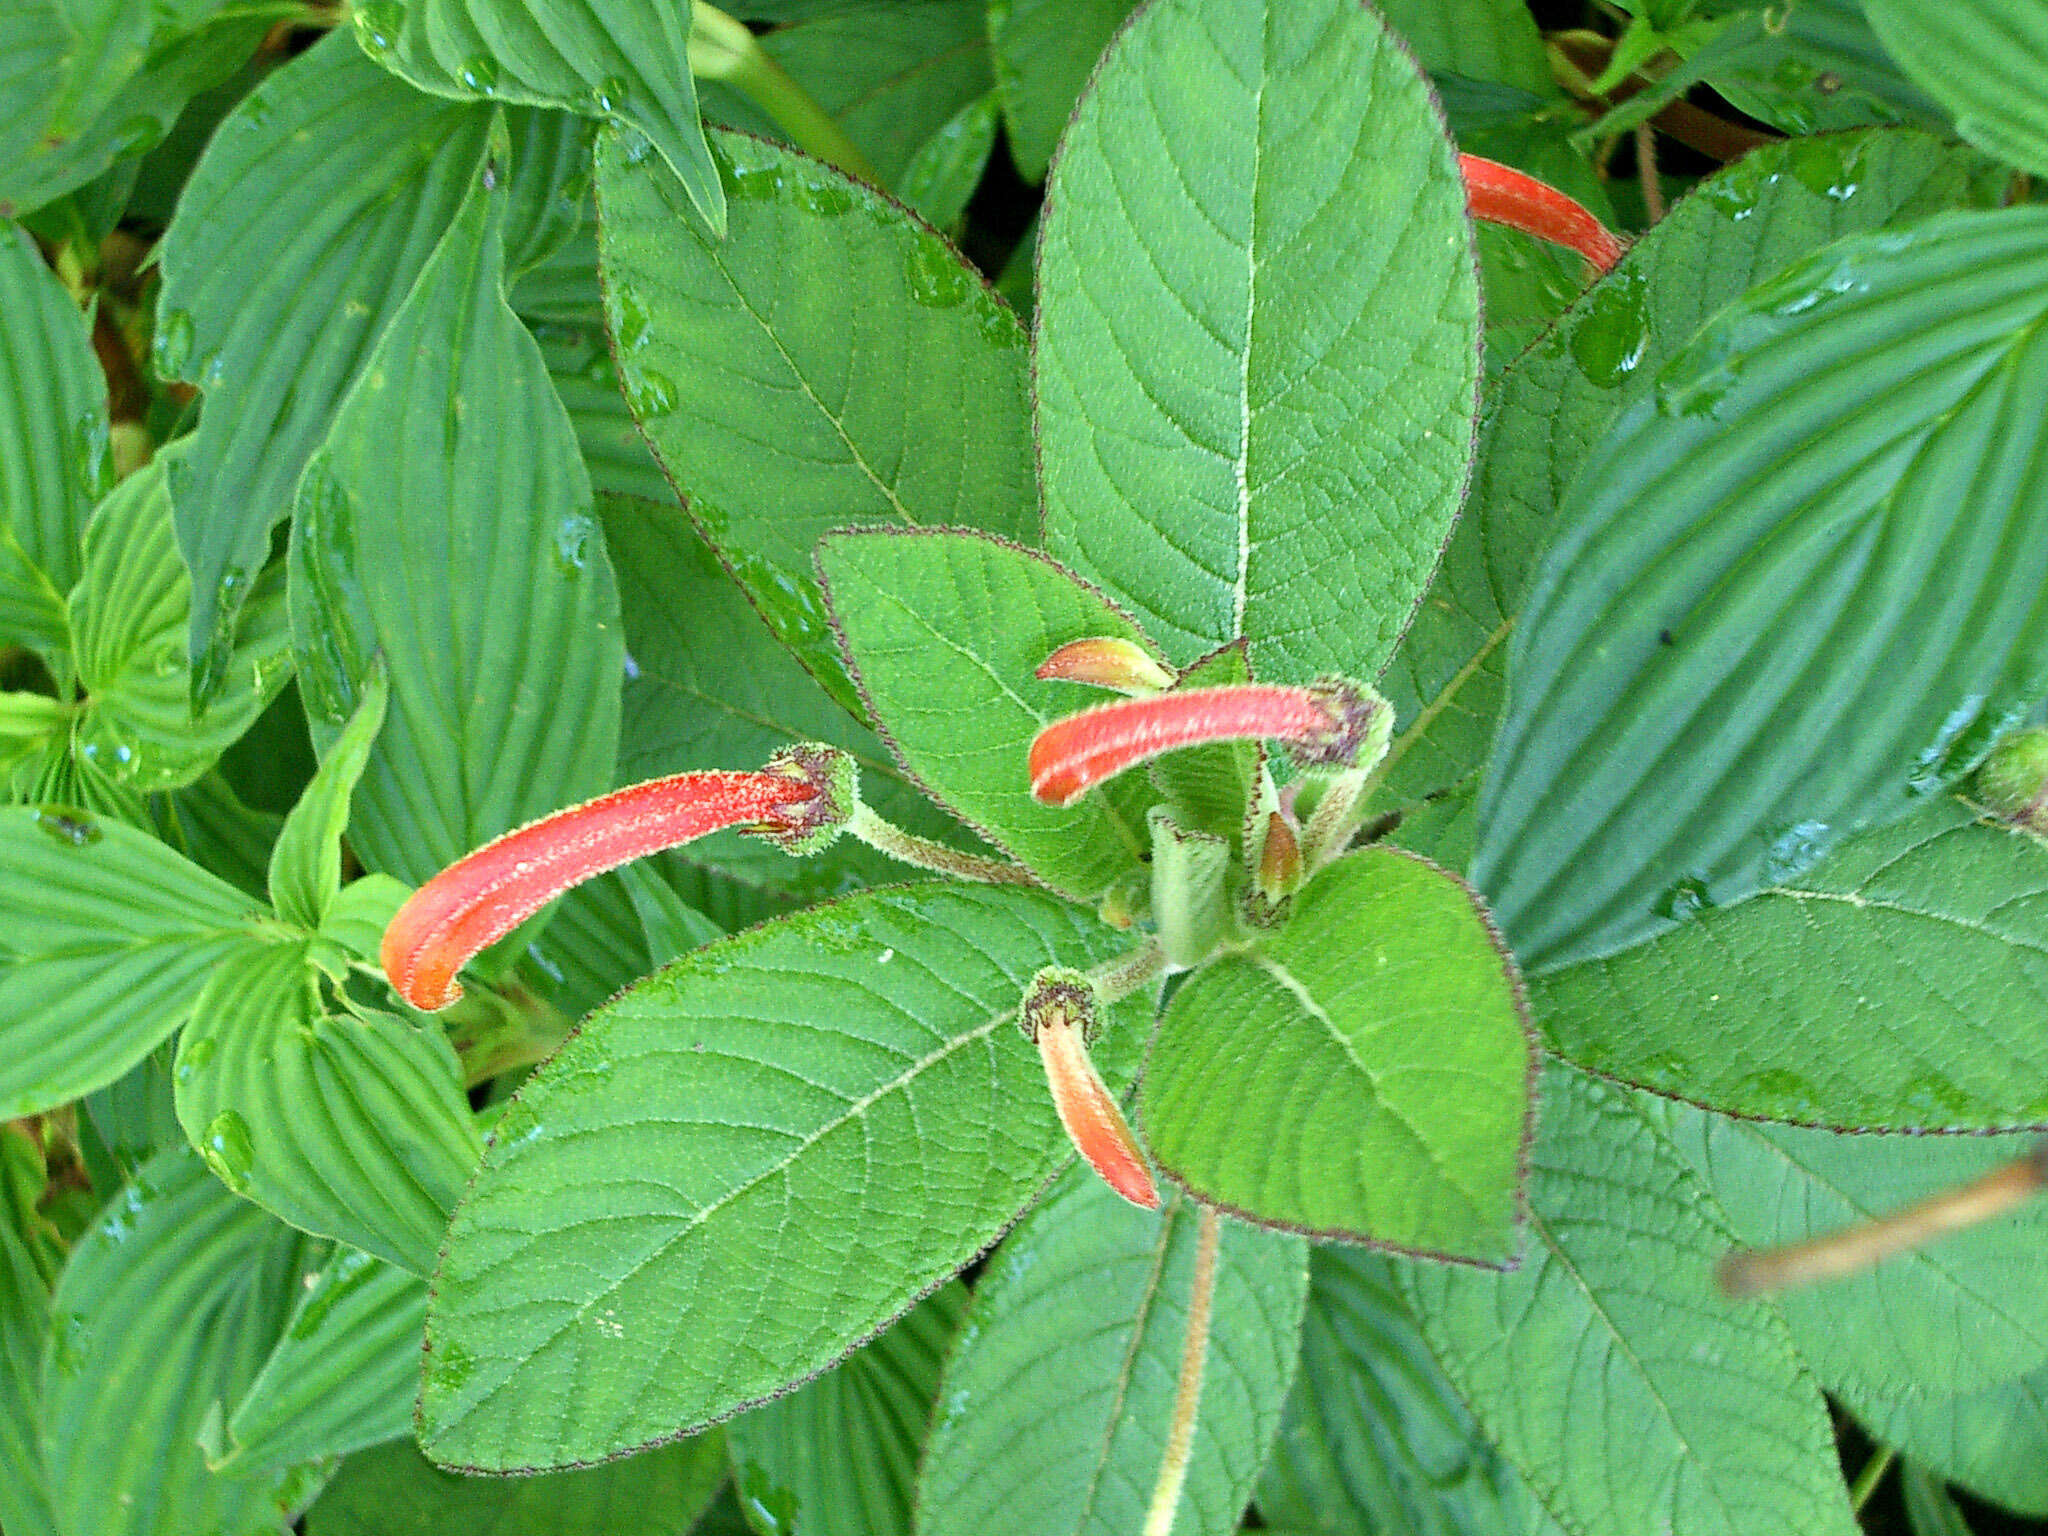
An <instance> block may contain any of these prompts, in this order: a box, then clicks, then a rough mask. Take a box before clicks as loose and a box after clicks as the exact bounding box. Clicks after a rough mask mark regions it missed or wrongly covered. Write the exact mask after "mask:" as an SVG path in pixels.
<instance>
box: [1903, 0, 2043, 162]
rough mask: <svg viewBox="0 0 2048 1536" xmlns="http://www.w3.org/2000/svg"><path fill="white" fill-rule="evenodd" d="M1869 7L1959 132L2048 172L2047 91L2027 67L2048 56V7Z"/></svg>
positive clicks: (2003, 0)
mask: <svg viewBox="0 0 2048 1536" xmlns="http://www.w3.org/2000/svg"><path fill="white" fill-rule="evenodd" d="M1863 8H1864V12H1865V14H1866V15H1868V16H1869V18H1870V25H1871V28H1872V29H1873V30H1874V31H1875V32H1876V33H1877V35H1878V38H1879V40H1880V41H1881V42H1883V44H1884V46H1885V49H1886V51H1887V52H1889V53H1890V54H1891V56H1892V57H1893V58H1894V59H1896V60H1898V62H1899V65H1900V67H1901V68H1902V69H1904V70H1905V72H1906V74H1907V75H1908V76H1909V77H1910V78H1911V79H1912V81H1913V83H1914V84H1916V85H1918V86H1919V87H1920V88H1921V89H1923V90H1924V91H1926V92H1927V94H1928V95H1930V96H1932V97H1933V98H1934V99H1935V100H1937V101H1939V102H1940V103H1941V104H1942V105H1943V106H1944V107H1946V108H1948V110H1949V111H1950V112H1952V113H1954V114H1955V119H1956V132H1958V133H1960V134H1961V135H1962V136H1963V137H1964V138H1966V139H1968V140H1969V141H1970V142H1971V143H1972V144H1975V145H1976V146H1978V148H1980V149H1986V150H1989V151H1990V152H1991V153H1992V154H1994V155H1997V156H1998V157H1999V158H2000V159H2001V160H2006V161H2009V162H2010V163H2012V164H2013V165H2016V166H2018V167H2020V168H2021V169H2022V170H2025V171H2031V172H2033V173H2034V174H2035V175H2048V94H2044V93H2043V91H2042V89H2041V78H2040V75H2039V74H2038V73H2037V72H2036V71H2035V70H2033V69H2032V68H2030V67H2029V65H2030V64H2031V62H2032V61H2034V60H2036V59H2039V58H2041V57H2043V56H2044V55H2048V12H2044V11H2043V10H2042V8H2041V7H2040V6H2039V5H2037V4H2034V3H2033V0H1953V3H1950V4H1945V5H1939V6H1925V5H1915V4H1913V3H1911V0H1864V7H1863Z"/></svg>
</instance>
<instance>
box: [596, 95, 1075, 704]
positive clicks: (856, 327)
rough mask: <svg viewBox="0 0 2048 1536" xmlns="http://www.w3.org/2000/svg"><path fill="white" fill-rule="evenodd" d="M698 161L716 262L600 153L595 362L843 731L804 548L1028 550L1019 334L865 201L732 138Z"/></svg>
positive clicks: (616, 156) (889, 211) (884, 204)
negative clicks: (606, 352) (599, 315)
mask: <svg viewBox="0 0 2048 1536" xmlns="http://www.w3.org/2000/svg"><path fill="white" fill-rule="evenodd" d="M713 145H714V149H715V151H716V153H717V156H718V157H719V163H720V165H721V167H722V168H723V169H722V174H724V175H725V177H726V181H727V185H728V190H729V191H730V193H731V197H732V238H731V239H729V240H727V241H725V242H724V243H722V244H721V243H714V242H712V241H710V240H708V239H706V238H704V237H703V235H702V234H701V232H700V231H698V230H696V229H695V228H694V227H692V226H690V225H689V223H688V221H686V220H684V219H682V218H681V217H680V214H679V209H678V206H677V204H678V198H679V192H678V189H677V188H676V186H675V183H674V181H673V179H672V178H671V177H669V176H668V175H667V174H666V172H665V171H663V169H662V168H661V166H660V165H659V164H658V163H656V162H654V161H653V160H651V159H649V158H648V157H647V156H646V155H645V154H644V153H641V152H639V151H636V150H635V149H634V147H633V146H631V145H630V144H629V143H627V142H626V141H624V140H622V139H620V138H619V137H617V136H616V135H606V136H605V137H604V138H603V139H601V140H600V142H599V145H598V157H597V183H598V199H599V217H600V223H599V249H600V252H601V254H602V257H603V261H604V272H605V296H606V305H607V321H608V324H609V326H610V329H611V334H612V343H613V349H614V352H615V354H616V356H617V357H618V360H619V368H620V373H621V379H622V382H623V383H624V385H625V390H626V398H627V399H628V400H629V401H630V402H631V403H632V405H633V411H634V415H635V416H637V417H638V418H639V421H640V424H641V428H642V430H643V431H645V432H646V434H647V437H648V440H649V441H650V442H651V443H652V444H653V445H654V450H655V453H656V454H657V455H658V456H659V457H660V459H661V461H662V464H663V466H664V467H665V468H666V469H667V471H668V474H669V478H670V479H671V480H673V481H674V482H675V484H676V487H677V489H678V490H679V491H681V493H682V495H683V497H684V499H685V502H686V504H687V505H688V507H689V509H690V515H691V517H692V518H693V519H694V520H695V522H696V524H697V527H698V530H699V531H700V532H701V533H703V535H704V537H705V538H706V539H707V540H708V541H709V542H710V544H711V546H712V547H713V548H714V549H715V550H717V551H718V557H719V559H720V561H721V562H722V563H723V564H724V565H725V567H726V568H727V569H728V570H729V571H731V572H732V573H733V575H734V576H735V577H736V578H737V579H738V580H739V582H740V584H741V586H743V587H744V588H745V589H746V592H747V596H748V597H749V598H750V599H751V600H752V601H753V603H754V605H755V607H757V608H758V609H759V610H760V611H761V616H762V617H763V618H764V619H766V620H767V621H768V625H769V627H770V628H771V629H773V630H774V631H775V633H776V635H777V637H778V638H780V639H781V640H782V642H783V643H784V644H785V645H787V646H789V648H790V649H791V650H793V651H794V652H795V653H796V655H797V659H798V660H800V661H802V662H803V663H804V665H805V666H806V667H807V668H809V669H810V670H811V672H812V673H814V674H815V675H816V676H817V677H818V678H819V680H820V681H821V682H823V683H824V684H825V686H826V688H827V689H828V690H830V691H831V692H832V694H833V696H834V697H836V698H838V699H839V700H840V702H841V703H843V704H845V705H847V707H848V708H850V709H854V710H856V712H857V711H858V701H857V699H856V698H855V697H854V694H853V690H852V687H851V685H850V684H849V683H848V682H847V680H846V676H845V673H844V672H843V671H842V669H841V667H840V662H839V656H838V651H837V648H836V646H835V645H834V644H833V641H832V636H831V634H830V631H829V628H828V626H827V624H826V622H825V615H824V608H823V604H822V602H821V601H820V599H819V595H818V589H817V582H816V579H815V577H814V576H813V574H812V571H811V549H812V546H813V545H815V544H816V543H817V541H818V537H819V535H820V534H823V533H824V532H826V531H827V530H828V529H832V528H837V527H842V526H844V525H846V524H849V523H891V524H897V525H904V526H932V525H946V524H964V525H970V526H977V527H984V528H988V529H991V530H992V531H994V532H996V533H1000V534H1007V535H1009V536H1011V537H1026V536H1028V535H1029V533H1030V531H1031V529H1032V528H1033V526H1034V512H1035V506H1034V499H1033V495H1032V473H1031V451H1030V446H1029V443H1028V441H1027V437H1026V415H1025V408H1024V340H1023V333H1022V332H1021V331H1020V330H1019V329H1018V327H1017V324H1016V322H1015V320H1014V319H1013V318H1012V317H1011V316H1010V314H1009V312H1008V311H1007V310H1006V309H1005V308H1004V307H1003V306H1002V304H1001V303H1000V302H999V301H998V300H997V299H996V298H995V297H994V295H993V294H991V293H990V292H989V291H988V289H987V288H986V286H985V285H984V284H983V283H982V282H981V280H980V279H979V278H978V277H977V276H976V275H975V273H974V272H973V270H972V269H971V268H970V267H968V266H967V265H966V263H965V262H964V261H963V260H962V259H961V258H960V256H959V255H958V253H956V252H955V251H954V250H953V249H952V248H951V247H950V246H948V245H947V244H946V243H945V242H944V241H943V240H941V239H940V238H939V237H938V236H937V235H935V234H933V233H932V232H931V231H930V230H928V229H925V228H923V227H922V226H920V225H919V224H917V223H916V222H915V221H914V220H911V219H908V218H906V217H904V216H903V214H902V213H901V212H900V211H898V210H897V209H895V208H894V207H892V206H891V205H890V204H889V202H888V201H887V200H886V199H884V198H882V197H881V196H880V195H879V194H877V193H875V192H874V191H873V190H871V189H870V188H868V187H866V186H864V185H863V184H861V183H859V182H855V181H851V180H849V179H847V178H846V177H844V176H842V175H841V174H840V173H839V172H837V171H833V170H830V169H828V168H826V167H825V166H822V165H819V164H817V163H816V162H814V161H811V160H808V159H806V158H805V157H804V156H802V155H799V154H797V153H796V152H795V151H793V150H785V149H782V148H779V147H778V146H775V145H772V144H765V143H762V142H760V141H758V140H754V139H749V138H745V137H743V136H740V135H736V134H717V135H714V136H713ZM636 156H637V158H636ZM792 271H802V272H805V273H807V274H809V278H808V280H807V281H805V282H803V283H801V284H793V283H791V282H789V280H788V276H789V273H790V272H792ZM850 294H858V295H860V300H859V302H858V303H857V304H854V305H851V306H849V304H848V303H847V296H848V295H850Z"/></svg>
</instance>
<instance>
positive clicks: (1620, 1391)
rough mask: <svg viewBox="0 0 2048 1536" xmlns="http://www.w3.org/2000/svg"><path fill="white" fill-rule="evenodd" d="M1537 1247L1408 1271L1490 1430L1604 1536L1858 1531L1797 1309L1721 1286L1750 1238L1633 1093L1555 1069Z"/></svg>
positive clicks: (1534, 1220)
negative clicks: (1494, 1263) (1728, 1293)
mask: <svg viewBox="0 0 2048 1536" xmlns="http://www.w3.org/2000/svg"><path fill="white" fill-rule="evenodd" d="M1529 1204H1530V1207H1531V1216H1530V1226H1531V1231H1532V1233H1533V1236H1534V1241H1533V1242H1532V1244H1531V1246H1530V1252H1529V1254H1528V1256H1527V1257H1526V1258H1525V1259H1524V1260H1523V1263H1522V1265H1521V1267H1520V1268H1519V1269H1517V1270H1515V1271H1513V1272H1511V1273H1495V1272H1489V1271H1486V1270H1479V1269H1471V1268H1464V1267H1459V1266H1454V1265H1444V1264H1437V1265H1431V1264H1408V1265H1402V1266H1400V1268H1399V1270H1398V1273H1399V1274H1400V1276H1401V1280H1402V1284H1403V1287H1404V1289H1405V1291H1406V1294H1407V1296H1408V1299H1409V1302H1410V1304H1411V1305H1412V1306H1413V1307H1414V1309H1415V1312H1416V1316H1417V1318H1418V1320H1419V1321H1420V1322H1421V1324H1422V1331H1423V1333H1424V1335H1425V1336H1426V1337H1427V1338H1428V1339H1429V1342H1430V1345H1431V1347H1432V1348H1433V1349H1435V1350H1436V1352H1437V1356H1438V1358H1439V1360H1440V1361H1441V1362H1442V1364H1443V1366H1444V1369H1445V1370H1446V1371H1447V1372H1448V1373H1449V1375H1450V1377H1451V1379H1452V1380H1453V1381H1454V1382H1456V1383H1457V1385H1458V1390H1459V1391H1460V1392H1461V1393H1462V1394H1463V1395H1464V1397H1465V1400H1466V1402H1467V1403H1468V1404H1469V1405H1470V1406H1471V1408H1472V1411H1473V1413H1474V1415H1475V1416H1476V1417H1477V1418H1478V1420H1479V1422H1480V1423H1481V1424H1482V1425H1484V1426H1485V1428H1486V1431H1487V1434H1488V1436H1489V1437H1490V1438H1491V1439H1492V1440H1493V1441H1494V1442H1495V1443H1496V1444H1497V1445H1499V1446H1500V1448H1501V1449H1502V1451H1504V1452H1505V1453H1506V1454H1507V1456H1508V1458H1509V1459H1510V1460H1511V1461H1512V1462H1514V1464H1515V1465H1516V1467H1517V1468H1518V1469H1519V1470H1520V1471H1521V1473H1522V1475H1523V1476H1524V1477H1525V1478H1527V1479H1528V1481H1529V1484H1530V1486H1531V1487H1533V1488H1534V1489H1535V1490H1536V1493H1537V1495H1538V1497H1540V1498H1541V1499H1542V1500H1543V1502H1544V1503H1545V1505H1546V1506H1548V1508H1549V1510H1550V1512H1551V1513H1552V1514H1553V1515H1554V1516H1555V1517H1556V1518H1557V1520H1558V1522H1559V1523H1560V1524H1561V1525H1563V1526H1564V1527H1565V1528H1566V1529H1567V1530H1570V1531H1574V1532H1583V1533H1588V1536H1625V1533H1631V1532H1642V1531H1659V1530H1671V1531H1684V1532H1685V1533H1686V1536H1743V1533H1749V1532H1754V1531H1772V1532H1780V1533H1784V1536H1807V1533H1819V1532H1825V1533H1828V1536H1853V1532H1854V1531H1855V1529H1856V1524H1855V1521H1854V1520H1853V1519H1852V1518H1851V1516H1850V1514H1849V1501H1848V1498H1847V1493H1846V1490H1845V1489H1844V1488H1843V1486H1842V1476H1841V1472H1840V1470H1839V1467H1838V1465H1837V1463H1836V1460H1835V1448H1834V1437H1833V1434H1832V1432H1831V1431H1830V1429H1829V1426H1828V1419H1827V1412H1826V1409H1825V1407H1824V1406H1823V1404H1822V1401H1821V1396H1820V1392H1819V1389H1818V1388H1817V1387H1816V1386H1815V1385H1814V1381H1813V1378H1812V1376H1811V1375H1810V1374H1808V1372H1807V1370H1806V1368H1805V1367H1804V1366H1803V1365H1802V1364H1800V1362H1799V1359H1798V1356H1797V1354H1796V1353H1795V1351H1794V1350H1793V1347H1792V1342H1791V1340H1790V1338H1789V1337H1788V1336H1787V1334H1786V1330H1785V1325H1784V1323H1783V1321H1782V1320H1781V1319H1780V1318H1779V1317H1778V1316H1777V1314H1776V1313H1775V1312H1773V1311H1772V1310H1770V1309H1769V1308H1768V1307H1767V1306H1765V1305H1764V1304H1762V1303H1756V1302H1752V1303H1748V1304H1745V1305H1735V1304H1731V1303H1728V1302H1724V1301H1722V1300H1720V1299H1719V1298H1718V1297H1717V1296H1716V1295H1715V1292H1714V1283H1713V1275H1712V1269H1713V1265H1714V1262H1715V1261H1716V1260H1717V1259H1718V1258H1720V1256H1721V1255H1722V1254H1723V1253H1725V1252H1726V1251H1727V1249H1728V1248H1729V1247H1730V1246H1731V1245H1732V1244H1733V1242H1734V1241H1735V1234H1734V1232H1733V1231H1732V1230H1731V1229H1730V1228H1729V1226H1728V1225H1727V1222H1726V1218H1725V1217H1724V1216H1723V1215H1722V1214H1721V1213H1720V1211H1719V1210H1718V1209H1717V1208H1716V1207H1715V1206H1714V1205H1713V1202H1712V1201H1711V1200H1710V1199H1709V1198H1708V1196H1707V1195H1706V1193H1705V1192H1704V1191H1703V1190H1702V1189H1701V1187H1700V1185H1699V1183H1698V1181H1697V1179H1696V1178H1695V1177H1694V1176H1693V1174H1692V1172H1691V1171H1690V1169H1688V1168H1687V1166H1686V1164H1685V1162H1684V1160H1683V1159H1682V1158H1681V1157H1680V1156H1679V1155H1678V1153H1677V1151H1676V1149H1674V1148H1673V1147H1672V1146H1671V1145H1670V1143H1668V1142H1666V1141H1665V1140H1664V1139H1663V1138H1662V1137H1661V1136H1659V1135H1658V1134H1657V1133H1656V1131H1655V1130H1654V1129H1653V1128H1652V1127H1651V1126H1650V1125H1649V1124H1648V1123H1647V1122H1646V1121H1645V1120H1644V1119H1643V1118H1642V1114H1641V1112H1640V1110H1639V1109H1638V1108H1637V1107H1636V1106H1635V1105H1634V1104H1633V1103H1632V1102H1631V1101H1630V1099H1629V1098H1628V1097H1627V1096H1626V1095H1625V1094H1624V1093H1623V1092H1622V1091H1621V1090H1619V1089H1616V1088H1611V1087H1608V1086H1606V1085H1604V1084H1601V1083H1599V1082H1597V1081H1595V1080H1594V1079H1591V1078H1588V1077H1584V1076H1582V1075H1581V1074H1579V1073H1577V1072H1574V1071H1572V1070H1570V1069H1569V1068H1563V1067H1558V1068H1552V1069H1551V1070H1549V1071H1548V1072H1546V1074H1545V1075H1544V1079H1543V1116H1542V1119H1541V1121H1540V1122H1539V1125H1538V1129H1537V1136H1536V1144H1535V1148H1534V1151H1533V1154H1532V1156H1531V1178H1530V1188H1529Z"/></svg>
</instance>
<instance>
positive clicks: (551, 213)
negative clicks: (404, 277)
mask: <svg viewBox="0 0 2048 1536" xmlns="http://www.w3.org/2000/svg"><path fill="white" fill-rule="evenodd" d="M358 14H360V13H358ZM505 129H506V132H507V134H508V135H509V136H510V138H511V142H512V182H511V195H510V198H509V206H508V208H507V210H506V214H505V271H506V273H507V275H508V277H510V278H512V279H517V278H518V277H519V276H520V275H521V274H522V273H525V272H529V271H531V270H533V269H534V268H535V267H537V266H540V265H541V264H543V263H544V262H546V261H548V260H549V259H551V258H552V257H554V256H555V255H556V254H557V253H558V252H560V251H562V250H563V249H564V248H566V247H567V246H568V244H569V242H570V241H572V240H574V239H575V238H576V236H577V234H578V233H579V232H581V230H582V228H583V222H584V218H585V216H586V215H587V214H589V213H590V212H592V211H593V210H592V208H591V203H590V154H591V145H592V141H593V140H594V139H595V138H596V137H597V127H596V125H595V124H594V123H592V122H590V121H589V120H588V119H587V118H581V117H576V116H573V115H571V114H570V113H567V112H549V111H545V110H542V109H539V108H520V107H515V108H512V109H510V110H508V111H507V112H506V113H505Z"/></svg>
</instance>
